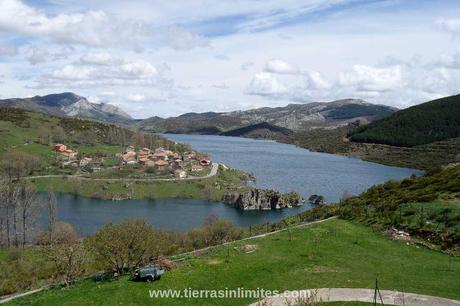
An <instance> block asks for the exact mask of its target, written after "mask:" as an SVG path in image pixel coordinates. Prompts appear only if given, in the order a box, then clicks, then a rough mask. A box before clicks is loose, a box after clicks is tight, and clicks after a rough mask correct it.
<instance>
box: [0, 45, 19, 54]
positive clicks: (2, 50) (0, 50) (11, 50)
mask: <svg viewBox="0 0 460 306" xmlns="http://www.w3.org/2000/svg"><path fill="white" fill-rule="evenodd" d="M16 54H18V48H16V46H0V56H13V55H16Z"/></svg>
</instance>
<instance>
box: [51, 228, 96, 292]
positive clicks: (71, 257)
mask: <svg viewBox="0 0 460 306" xmlns="http://www.w3.org/2000/svg"><path fill="white" fill-rule="evenodd" d="M54 231H55V235H54V237H58V239H55V240H54V243H52V244H50V245H49V246H48V247H46V248H44V252H45V255H46V256H47V257H48V259H49V260H50V261H52V262H53V263H54V266H55V267H56V276H57V277H58V278H60V279H61V281H62V282H63V283H64V284H65V285H66V286H69V285H70V284H71V283H72V282H73V281H74V280H75V279H76V278H77V277H78V276H80V275H82V274H83V273H84V267H85V263H86V258H87V256H86V250H85V248H84V246H83V244H82V243H81V242H80V241H79V240H78V234H77V233H76V231H75V229H74V228H73V227H72V225H70V224H68V223H63V222H59V223H56V226H55V228H54Z"/></svg>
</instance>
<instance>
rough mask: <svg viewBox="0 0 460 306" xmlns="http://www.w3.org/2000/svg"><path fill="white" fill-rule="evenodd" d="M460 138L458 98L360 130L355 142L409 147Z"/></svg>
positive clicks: (425, 105)
mask: <svg viewBox="0 0 460 306" xmlns="http://www.w3.org/2000/svg"><path fill="white" fill-rule="evenodd" d="M456 137H460V95H456V96H450V97H446V98H442V99H438V100H434V101H430V102H427V103H423V104H420V105H416V106H413V107H410V108H407V109H404V110H401V111H398V112H396V113H394V114H392V115H391V116H388V117H386V118H383V119H381V120H378V121H375V122H373V123H371V124H369V125H367V126H363V127H361V128H359V129H357V130H356V131H354V132H352V133H351V135H350V140H352V141H356V142H367V143H379V144H387V145H393V146H401V147H412V146H416V145H423V144H428V143H432V142H435V141H441V140H447V139H451V138H456Z"/></svg>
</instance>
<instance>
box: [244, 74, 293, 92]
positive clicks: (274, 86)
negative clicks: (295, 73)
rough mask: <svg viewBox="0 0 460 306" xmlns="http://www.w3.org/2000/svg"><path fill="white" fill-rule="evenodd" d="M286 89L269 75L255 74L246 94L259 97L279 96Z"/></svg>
mask: <svg viewBox="0 0 460 306" xmlns="http://www.w3.org/2000/svg"><path fill="white" fill-rule="evenodd" d="M287 92H288V89H287V88H286V87H285V86H284V85H283V84H282V83H281V82H280V81H279V80H278V79H277V78H276V76H274V75H273V74H271V73H267V72H260V73H257V74H256V75H255V76H254V77H253V79H252V80H251V82H250V84H249V87H248V93H249V94H252V95H261V96H280V95H283V94H285V93H287Z"/></svg>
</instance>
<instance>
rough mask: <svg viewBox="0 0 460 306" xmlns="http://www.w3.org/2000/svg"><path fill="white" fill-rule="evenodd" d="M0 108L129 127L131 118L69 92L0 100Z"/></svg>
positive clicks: (107, 105)
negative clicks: (18, 109) (11, 108)
mask: <svg viewBox="0 0 460 306" xmlns="http://www.w3.org/2000/svg"><path fill="white" fill-rule="evenodd" d="M0 107H13V108H21V109H25V110H30V111H37V112H42V113H45V114H49V115H55V116H66V117H75V118H82V119H89V120H96V121H101V122H107V123H114V124H121V125H129V124H131V123H132V121H133V118H131V116H130V115H129V114H127V113H126V112H124V111H123V110H121V109H120V108H119V107H117V106H114V105H111V104H107V103H100V104H99V103H91V102H89V101H88V100H87V99H86V98H85V97H82V96H79V95H76V94H74V93H71V92H65V93H59V94H51V95H46V96H34V97H31V98H12V99H4V100H0Z"/></svg>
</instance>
